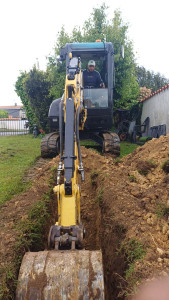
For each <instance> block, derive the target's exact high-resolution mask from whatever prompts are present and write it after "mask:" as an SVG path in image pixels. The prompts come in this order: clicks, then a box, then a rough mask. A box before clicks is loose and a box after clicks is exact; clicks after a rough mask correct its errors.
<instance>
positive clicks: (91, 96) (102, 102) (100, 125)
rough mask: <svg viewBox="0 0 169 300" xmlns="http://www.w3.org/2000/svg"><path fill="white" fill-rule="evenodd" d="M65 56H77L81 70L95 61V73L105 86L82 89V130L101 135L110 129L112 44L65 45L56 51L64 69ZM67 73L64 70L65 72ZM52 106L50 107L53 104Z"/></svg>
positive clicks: (67, 59)
mask: <svg viewBox="0 0 169 300" xmlns="http://www.w3.org/2000/svg"><path fill="white" fill-rule="evenodd" d="M69 53H72V56H73V57H80V58H81V62H82V67H83V68H84V69H86V68H87V63H88V61H89V60H91V59H93V60H94V61H95V62H96V70H97V71H99V73H100V75H101V78H102V80H103V82H104V84H105V88H92V87H88V88H84V90H83V91H84V93H83V95H84V106H85V108H87V120H86V122H85V131H88V132H95V131H99V132H104V131H106V130H110V129H111V127H112V108H113V85H114V50H113V45H112V43H104V42H95V43H71V44H66V46H65V47H64V48H62V49H61V50H60V59H61V60H62V61H64V60H65V61H66V70H68V65H69ZM66 72H67V71H66ZM53 105H54V104H53ZM51 117H52V106H51V109H50V111H49V119H50V120H51V122H50V124H51V125H52V128H54V126H53V125H54V124H52V118H51Z"/></svg>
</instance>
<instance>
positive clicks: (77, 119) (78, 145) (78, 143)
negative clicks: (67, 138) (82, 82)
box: [76, 105, 84, 181]
mask: <svg viewBox="0 0 169 300" xmlns="http://www.w3.org/2000/svg"><path fill="white" fill-rule="evenodd" d="M82 108H83V106H82V105H80V106H79V107H78V109H77V117H76V140H77V148H78V155H79V163H80V164H79V165H80V168H79V171H81V176H82V181H84V170H83V162H82V156H81V151H80V138H79V116H80V110H81V109H82Z"/></svg>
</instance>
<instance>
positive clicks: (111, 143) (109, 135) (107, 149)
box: [103, 132, 120, 156]
mask: <svg viewBox="0 0 169 300" xmlns="http://www.w3.org/2000/svg"><path fill="white" fill-rule="evenodd" d="M103 139H104V142H103V153H111V154H114V155H116V156H118V155H120V139H119V136H118V135H117V134H116V133H113V132H106V133H103Z"/></svg>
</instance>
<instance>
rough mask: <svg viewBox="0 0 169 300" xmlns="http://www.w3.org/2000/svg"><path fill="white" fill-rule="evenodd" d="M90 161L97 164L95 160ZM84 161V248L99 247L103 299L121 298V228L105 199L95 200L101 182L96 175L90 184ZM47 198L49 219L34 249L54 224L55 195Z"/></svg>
mask: <svg viewBox="0 0 169 300" xmlns="http://www.w3.org/2000/svg"><path fill="white" fill-rule="evenodd" d="M88 151H90V150H88ZM91 160H92V158H91ZM93 163H94V165H97V161H95V162H93ZM88 164H89V162H88V160H87V159H84V165H85V169H86V173H85V175H86V178H85V182H83V183H80V186H81V221H82V224H83V225H84V227H85V230H86V236H85V239H84V249H86V250H90V251H95V250H100V249H101V251H102V258H103V271H104V287H105V300H117V299H119V300H124V299H125V296H124V293H123V292H124V290H125V285H126V283H124V282H123V281H122V278H123V277H124V273H125V270H126V263H125V258H124V257H123V256H122V255H120V254H118V252H117V250H118V249H119V246H120V243H121V242H122V241H123V239H124V238H125V228H124V227H122V226H121V225H120V224H119V223H118V222H117V221H115V220H114V215H113V213H112V211H111V209H110V207H109V206H108V205H107V202H106V201H105V200H106V199H103V201H99V198H98V195H99V191H100V187H101V186H102V185H103V182H102V181H100V176H96V178H95V179H94V184H93V183H91V170H93V165H92V166H91V167H89V166H88ZM54 180H55V178H54ZM52 184H54V182H53V183H52ZM103 188H104V186H103ZM51 197H52V198H51V199H52V202H50V205H49V213H50V220H49V222H48V224H47V226H46V228H45V230H44V235H43V249H38V251H39V250H45V249H47V239H48V233H49V229H50V226H51V225H53V224H55V222H56V220H57V201H56V196H54V195H51ZM103 198H104V195H103ZM31 251H37V248H36V247H34V246H33V247H32V248H31Z"/></svg>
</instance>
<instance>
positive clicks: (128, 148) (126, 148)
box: [80, 140, 139, 157]
mask: <svg viewBox="0 0 169 300" xmlns="http://www.w3.org/2000/svg"><path fill="white" fill-rule="evenodd" d="M80 145H81V146H85V147H86V148H92V149H96V150H97V151H98V152H99V153H100V154H101V147H100V146H99V145H98V144H97V143H96V142H93V141H90V140H84V141H80ZM138 147H139V145H137V144H132V143H130V142H120V157H124V156H126V155H128V154H130V153H131V152H133V151H134V150H135V149H137V148H138Z"/></svg>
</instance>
